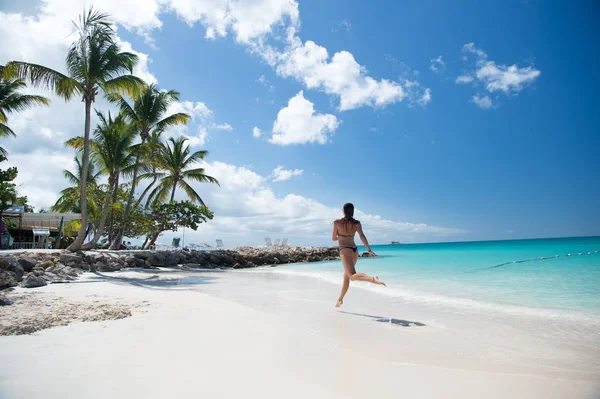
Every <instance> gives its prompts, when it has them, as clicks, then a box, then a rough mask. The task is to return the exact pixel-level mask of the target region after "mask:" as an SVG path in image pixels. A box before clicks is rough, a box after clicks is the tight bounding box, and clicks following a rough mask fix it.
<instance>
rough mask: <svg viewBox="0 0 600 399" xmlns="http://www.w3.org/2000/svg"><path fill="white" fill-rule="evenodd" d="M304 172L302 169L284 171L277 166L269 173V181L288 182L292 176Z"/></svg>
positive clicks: (281, 167)
mask: <svg viewBox="0 0 600 399" xmlns="http://www.w3.org/2000/svg"><path fill="white" fill-rule="evenodd" d="M302 173H304V171H303V170H302V169H284V168H283V166H281V165H279V166H277V167H276V168H275V169H273V172H271V180H272V181H274V182H278V181H285V180H289V179H291V178H292V177H294V176H300V175H301V174H302Z"/></svg>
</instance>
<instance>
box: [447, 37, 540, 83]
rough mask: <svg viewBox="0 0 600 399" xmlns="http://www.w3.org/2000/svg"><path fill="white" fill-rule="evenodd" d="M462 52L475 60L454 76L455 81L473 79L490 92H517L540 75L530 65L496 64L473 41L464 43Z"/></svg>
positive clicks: (462, 81)
mask: <svg viewBox="0 0 600 399" xmlns="http://www.w3.org/2000/svg"><path fill="white" fill-rule="evenodd" d="M462 52H463V53H466V54H472V55H474V56H475V62H474V64H473V67H472V69H471V70H470V71H469V72H467V73H466V74H463V75H461V76H459V77H458V78H456V83H471V82H473V81H475V82H477V83H481V84H483V86H484V87H485V88H486V90H487V91H489V92H490V93H493V92H496V91H500V92H502V93H504V94H517V93H518V92H520V91H521V90H523V88H525V86H527V85H528V84H531V83H532V82H533V81H534V80H535V79H537V78H538V77H539V76H540V75H541V72H540V71H539V70H538V69H535V67H533V66H532V65H530V66H526V67H518V66H517V65H516V64H513V65H510V66H507V65H502V64H497V63H496V62H494V61H492V60H489V58H488V55H487V53H486V52H485V51H483V50H482V49H480V48H478V47H477V46H475V44H474V43H467V44H465V45H464V46H463V48H462Z"/></svg>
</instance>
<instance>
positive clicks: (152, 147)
mask: <svg viewBox="0 0 600 399" xmlns="http://www.w3.org/2000/svg"><path fill="white" fill-rule="evenodd" d="M146 144H147V147H146V150H145V151H144V153H143V158H142V163H143V164H142V165H140V170H141V171H142V172H145V173H156V171H157V168H156V156H157V152H158V150H159V149H160V147H161V144H162V142H161V140H160V132H153V133H152V134H151V135H150V137H148V142H147V143H146ZM140 180H141V179H140V178H139V177H138V183H139V182H140ZM157 181H158V177H156V176H154V178H153V179H152V181H151V182H150V184H148V185H147V186H146V188H145V189H144V191H143V192H142V194H141V195H140V197H139V198H138V200H137V202H136V206H139V204H141V203H142V201H143V199H144V198H145V197H146V194H148V193H149V192H150V190H152V187H154V185H155V184H156V182H157ZM151 200H152V198H151V197H148V200H147V201H146V205H145V207H144V208H145V209H148V208H149V207H150V202H151Z"/></svg>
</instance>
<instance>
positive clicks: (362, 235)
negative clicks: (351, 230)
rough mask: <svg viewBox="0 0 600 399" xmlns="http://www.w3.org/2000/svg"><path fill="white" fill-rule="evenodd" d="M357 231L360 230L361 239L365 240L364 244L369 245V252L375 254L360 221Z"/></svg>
mask: <svg viewBox="0 0 600 399" xmlns="http://www.w3.org/2000/svg"><path fill="white" fill-rule="evenodd" d="M356 231H357V232H358V236H359V237H360V240H361V241H362V242H363V244H365V247H367V251H369V254H371V256H375V254H374V253H373V251H371V246H370V245H369V241H368V240H367V236H365V233H363V229H362V225H361V224H360V222H359V223H358V226H357V227H356Z"/></svg>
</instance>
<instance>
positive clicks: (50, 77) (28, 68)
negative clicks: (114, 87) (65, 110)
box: [3, 61, 83, 100]
mask: <svg viewBox="0 0 600 399" xmlns="http://www.w3.org/2000/svg"><path fill="white" fill-rule="evenodd" d="M3 75H4V77H5V78H17V79H26V80H28V81H29V82H30V83H31V85H32V86H33V87H41V88H46V89H48V90H50V91H52V92H54V93H56V94H57V95H59V96H60V97H63V98H64V99H65V100H70V99H71V98H73V96H75V95H76V94H81V93H83V87H82V85H81V84H80V83H79V82H77V81H76V80H75V79H72V78H70V77H68V76H66V75H63V74H62V73H60V72H57V71H55V70H54V69H51V68H48V67H45V66H43V65H38V64H30V63H27V62H21V61H10V62H8V63H7V64H6V65H5V67H4V70H3Z"/></svg>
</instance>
